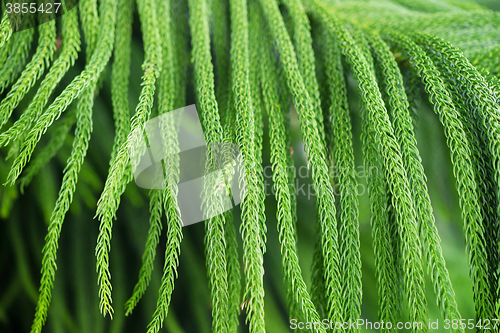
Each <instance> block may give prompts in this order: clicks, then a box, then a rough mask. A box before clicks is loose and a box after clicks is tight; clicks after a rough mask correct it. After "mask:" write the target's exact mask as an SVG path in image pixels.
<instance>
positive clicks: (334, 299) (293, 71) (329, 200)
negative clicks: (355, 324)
mask: <svg viewBox="0 0 500 333" xmlns="http://www.w3.org/2000/svg"><path fill="white" fill-rule="evenodd" d="M260 5H261V7H262V10H263V12H264V17H265V18H266V21H267V26H268V28H269V29H270V31H271V34H272V36H273V40H276V41H278V42H279V44H278V46H277V50H278V52H279V54H280V63H281V66H283V70H284V72H285V75H286V78H287V82H288V88H289V89H290V92H291V95H292V97H293V101H294V104H295V107H296V109H297V113H298V115H299V119H300V126H301V132H302V136H303V141H304V144H305V147H306V153H307V155H308V162H309V164H310V168H311V169H312V174H313V180H314V184H315V187H316V193H317V195H318V197H317V204H318V213H319V216H318V217H319V221H320V228H319V230H320V237H321V251H322V256H323V273H324V278H325V291H326V299H327V310H326V311H325V314H326V317H327V318H328V319H331V320H333V321H338V320H340V319H341V309H340V306H341V301H340V267H339V249H338V241H337V221H336V217H335V205H334V196H333V188H332V186H331V183H330V180H329V178H328V167H327V163H326V157H325V146H324V145H323V144H322V141H321V136H320V133H319V131H318V125H317V123H316V112H315V109H314V107H313V103H312V102H311V98H310V97H309V94H308V92H307V89H306V87H305V85H304V82H303V79H302V77H301V74H300V71H299V67H298V64H297V60H296V55H295V52H294V51H293V45H292V42H291V40H290V37H289V36H288V33H287V31H286V27H285V24H284V22H283V19H282V17H281V15H280V13H279V9H278V6H277V5H276V3H274V2H269V1H263V0H261V1H260Z"/></svg>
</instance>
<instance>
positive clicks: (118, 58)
mask: <svg viewBox="0 0 500 333" xmlns="http://www.w3.org/2000/svg"><path fill="white" fill-rule="evenodd" d="M133 5H134V2H133V1H132V0H119V2H118V8H120V11H119V12H118V16H117V17H116V36H115V49H114V54H113V56H114V60H113V66H112V70H111V101H112V103H113V118H114V120H115V139H114V141H113V148H112V150H111V158H110V163H111V161H113V160H114V159H115V157H116V154H117V153H118V149H119V148H120V146H121V145H122V144H123V142H125V141H126V140H127V135H128V133H129V131H130V106H129V102H128V92H129V90H128V86H129V80H130V65H131V53H132V48H131V43H132V20H133V16H132V9H133Z"/></svg>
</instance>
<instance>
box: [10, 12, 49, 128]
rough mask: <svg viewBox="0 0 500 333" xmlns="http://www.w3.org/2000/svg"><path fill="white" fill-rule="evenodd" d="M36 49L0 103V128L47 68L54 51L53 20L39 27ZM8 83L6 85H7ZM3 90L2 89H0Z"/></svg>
mask: <svg viewBox="0 0 500 333" xmlns="http://www.w3.org/2000/svg"><path fill="white" fill-rule="evenodd" d="M38 30H39V38H38V47H37V50H36V52H35V54H34V55H33V60H32V61H30V63H28V65H27V66H26V68H25V69H24V70H23V72H22V73H21V76H20V77H19V79H18V80H17V81H16V83H15V84H14V85H13V87H12V89H11V90H10V92H9V93H8V94H7V96H6V97H5V98H4V99H3V100H2V102H1V103H0V109H1V110H2V113H1V114H0V127H2V126H3V125H5V124H6V123H7V121H8V120H9V118H10V116H11V114H12V112H13V111H14V109H15V108H16V107H17V105H18V104H19V102H20V101H21V100H22V99H23V97H24V96H25V95H26V94H27V93H28V91H29V90H30V89H31V87H32V86H33V85H34V84H35V83H36V81H37V80H38V79H39V78H40V76H42V74H43V72H44V70H45V67H49V64H50V62H51V61H52V57H53V55H54V52H55V50H56V23H55V21H54V20H51V21H49V22H47V23H46V24H42V25H40V26H39V29H38ZM9 83H10V82H8V83H7V84H9ZM1 90H3V88H2V89H1Z"/></svg>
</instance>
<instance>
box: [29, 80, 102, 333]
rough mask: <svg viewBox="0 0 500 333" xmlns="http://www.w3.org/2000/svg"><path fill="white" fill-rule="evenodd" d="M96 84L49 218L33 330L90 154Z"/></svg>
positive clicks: (41, 319)
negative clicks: (74, 196)
mask: <svg viewBox="0 0 500 333" xmlns="http://www.w3.org/2000/svg"><path fill="white" fill-rule="evenodd" d="M94 87H95V84H94V86H92V87H91V88H90V89H89V90H88V92H86V93H85V94H83V95H82V97H81V98H80V100H79V101H78V102H79V103H78V113H77V121H76V124H77V125H76V130H75V138H74V140H73V148H72V150H71V155H70V157H69V159H68V162H67V164H66V167H65V168H64V176H63V181H62V184H61V189H60V191H59V197H58V198H57V202H56V205H55V207H54V210H53V212H52V216H51V218H50V224H49V228H48V234H47V236H46V237H45V246H44V248H43V251H42V252H43V259H42V278H41V280H40V295H39V297H38V302H37V306H36V312H35V319H34V320H33V324H32V326H31V332H32V333H34V332H41V330H42V326H43V324H44V323H45V320H46V318H47V311H48V308H49V304H50V300H51V292H52V287H53V282H54V277H55V271H56V269H57V265H56V258H57V248H58V239H59V236H60V234H61V228H62V224H63V221H64V218H65V216H66V213H67V211H68V210H69V206H70V204H71V202H72V201H73V194H74V192H75V189H76V183H77V181H78V172H79V171H80V168H81V166H82V164H83V161H84V159H85V155H86V154H87V149H88V144H89V141H90V136H91V133H92V105H93V96H94Z"/></svg>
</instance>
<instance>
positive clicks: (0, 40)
mask: <svg viewBox="0 0 500 333" xmlns="http://www.w3.org/2000/svg"><path fill="white" fill-rule="evenodd" d="M11 36H12V26H11V25H10V21H9V16H8V15H4V16H3V17H2V21H0V49H1V48H2V47H4V45H5V43H6V42H7V41H8V40H9V39H10V37H11Z"/></svg>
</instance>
